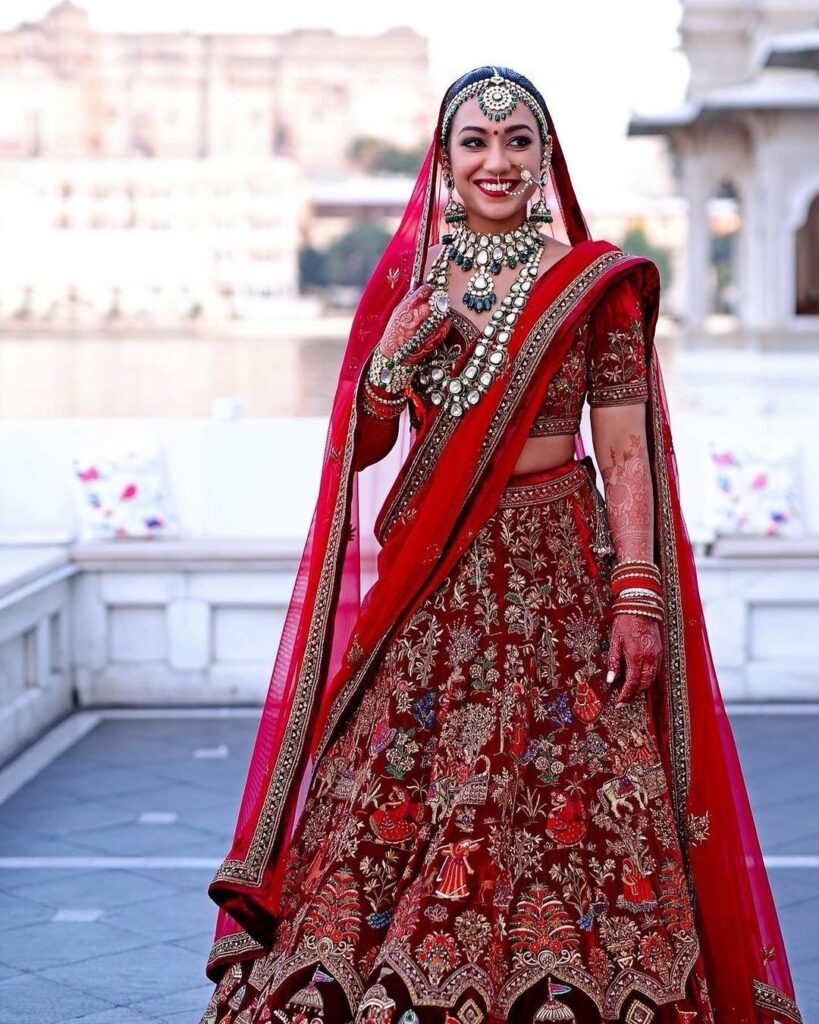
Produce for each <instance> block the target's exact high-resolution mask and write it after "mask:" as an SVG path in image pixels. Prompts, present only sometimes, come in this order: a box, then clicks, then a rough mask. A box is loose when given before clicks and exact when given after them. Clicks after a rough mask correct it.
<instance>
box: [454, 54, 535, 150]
mask: <svg viewBox="0 0 819 1024" xmlns="http://www.w3.org/2000/svg"><path fill="white" fill-rule="evenodd" d="M496 72H497V73H498V74H500V75H502V76H503V77H504V78H507V79H508V80H509V81H510V82H514V83H515V84H516V85H519V86H520V87H521V89H525V90H526V91H527V92H528V93H529V94H530V95H531V96H532V97H533V99H534V100H535V101H536V103H537V105H538V106H539V107H540V109H541V110H542V111H543V116H544V117H545V118H547V119H548V110H547V108H546V100H544V98H543V97H542V96H541V94H540V92H539V91H538V90H537V89H536V88H535V87H534V85H532V83H531V82H530V81H529V79H528V78H527V77H526V76H525V75H522V74H521V73H520V72H519V71H515V70H514V69H513V68H505V67H502V66H500V65H497V64H496V65H494V66H491V65H488V64H487V65H484V67H480V68H473V69H472V70H471V71H467V73H466V74H465V75H461V77H460V78H457V79H456V80H455V81H454V82H453V83H452V85H450V87H449V88H448V89H447V91H446V93H445V94H444V101H443V103H442V104H441V117H443V115H444V112H445V111H446V108H447V107H448V106H449V104H450V102H451V101H452V99H453V98H454V97H455V96H456V95H457V94H458V93H459V92H460V91H461V89H465V88H466V87H467V86H468V85H474V83H475V82H481V81H483V79H485V78H491V77H492V75H494V74H495V73H496ZM443 141H444V145H446V143H447V142H448V141H449V127H448V126H447V135H446V137H445V138H444V140H443Z"/></svg>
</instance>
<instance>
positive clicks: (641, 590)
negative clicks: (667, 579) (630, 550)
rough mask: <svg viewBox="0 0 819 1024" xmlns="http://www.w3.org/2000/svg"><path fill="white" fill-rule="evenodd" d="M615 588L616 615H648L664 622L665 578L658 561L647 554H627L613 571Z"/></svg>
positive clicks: (613, 605)
mask: <svg viewBox="0 0 819 1024" xmlns="http://www.w3.org/2000/svg"><path fill="white" fill-rule="evenodd" d="M611 591H612V595H613V597H614V601H613V602H612V611H613V612H614V614H615V615H644V616H645V617H646V618H649V619H655V620H656V621H657V622H662V621H663V619H664V618H665V601H664V600H663V579H662V574H661V573H660V569H659V567H658V566H657V565H655V564H654V562H649V561H647V560H646V559H643V558H624V559H623V560H622V561H620V562H618V563H617V565H615V566H614V568H613V569H612V572H611Z"/></svg>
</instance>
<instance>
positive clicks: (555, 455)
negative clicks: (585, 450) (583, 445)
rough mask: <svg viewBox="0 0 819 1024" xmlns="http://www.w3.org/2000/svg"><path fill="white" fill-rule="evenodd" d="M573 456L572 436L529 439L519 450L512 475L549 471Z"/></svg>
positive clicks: (553, 435) (560, 435) (563, 435)
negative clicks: (541, 470)
mask: <svg viewBox="0 0 819 1024" xmlns="http://www.w3.org/2000/svg"><path fill="white" fill-rule="evenodd" d="M573 455H574V434H552V435H551V436H550V437H530V438H528V439H527V440H526V441H525V442H524V445H523V448H522V449H521V453H520V455H519V456H518V461H517V462H516V463H515V466H514V469H513V470H512V474H513V475H514V474H516V473H534V472H535V471H537V470H539V469H551V468H552V467H553V466H559V465H560V464H561V462H566V460H567V459H570V458H571V457H572V456H573Z"/></svg>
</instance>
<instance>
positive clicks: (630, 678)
mask: <svg viewBox="0 0 819 1024" xmlns="http://www.w3.org/2000/svg"><path fill="white" fill-rule="evenodd" d="M662 654H663V641H662V633H661V632H660V623H659V622H657V620H656V619H650V618H648V616H646V615H618V614H616V613H615V615H614V622H613V625H612V629H611V639H610V641H609V658H608V675H607V676H606V681H607V682H609V683H611V682H614V680H615V678H616V676H617V674H618V672H619V670H620V663H621V661H624V662H625V682H624V683H623V688H622V690H621V691H620V696H619V697H618V698H617V701H616V705H618V706H619V705H620V704H623V703H624V702H625V701H627V700H631V698H632V697H635V696H636V695H637V694H638V693H642V692H643V691H645V690H647V689H648V688H649V686H651V684H652V683H653V682H654V679H655V678H656V676H657V672H658V671H659V668H660V663H661V661H662Z"/></svg>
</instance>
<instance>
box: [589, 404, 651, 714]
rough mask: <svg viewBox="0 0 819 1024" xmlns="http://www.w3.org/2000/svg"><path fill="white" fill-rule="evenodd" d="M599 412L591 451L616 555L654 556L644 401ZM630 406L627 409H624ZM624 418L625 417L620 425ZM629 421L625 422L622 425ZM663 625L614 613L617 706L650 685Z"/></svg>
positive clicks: (611, 674) (612, 665)
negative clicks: (607, 414)
mask: <svg viewBox="0 0 819 1024" xmlns="http://www.w3.org/2000/svg"><path fill="white" fill-rule="evenodd" d="M637 409H638V406H637V405H633V406H628V407H620V409H619V410H617V411H616V412H615V410H613V409H612V410H611V413H612V415H611V417H610V419H605V418H604V417H603V416H599V413H600V412H602V410H598V420H597V423H598V437H596V442H599V450H598V444H597V443H596V445H595V450H596V451H597V453H598V463H599V465H600V472H601V475H602V477H603V483H604V487H605V501H606V512H607V518H608V523H609V532H610V534H611V539H612V544H613V546H614V551H615V557H616V559H617V561H618V562H621V561H624V560H625V559H628V558H637V559H645V560H646V561H653V559H654V491H653V481H652V478H651V465H650V463H649V458H648V446H647V442H646V434H645V405H644V404H642V403H641V404H640V406H639V412H637V411H635V410H637ZM627 410H630V411H627ZM623 420H625V421H626V423H625V424H624V422H623ZM626 424H627V425H626ZM662 655H663V634H662V628H661V624H660V623H659V622H658V621H657V620H656V619H652V618H648V617H647V616H645V615H627V614H622V613H621V614H617V613H616V612H615V614H614V619H613V623H612V629H611V637H610V641H609V656H608V674H607V676H606V681H607V682H609V683H611V682H613V681H614V680H615V679H616V677H617V675H618V673H619V672H620V670H621V663H623V667H624V678H623V687H622V689H621V691H620V694H619V696H618V698H617V704H618V705H620V704H622V703H624V702H625V701H627V700H630V699H631V698H632V697H634V696H636V695H637V694H639V693H642V692H644V691H645V690H647V689H648V687H649V686H650V685H651V684H652V682H653V681H654V679H655V678H656V676H657V673H658V671H659V668H660V664H661V662H662Z"/></svg>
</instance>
